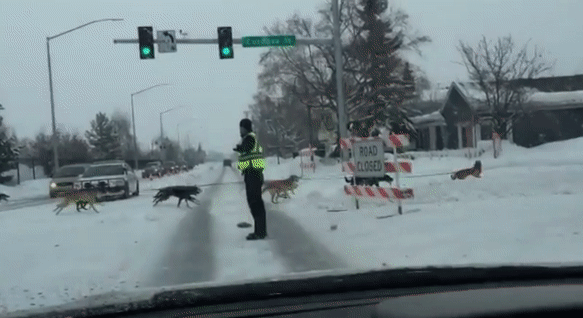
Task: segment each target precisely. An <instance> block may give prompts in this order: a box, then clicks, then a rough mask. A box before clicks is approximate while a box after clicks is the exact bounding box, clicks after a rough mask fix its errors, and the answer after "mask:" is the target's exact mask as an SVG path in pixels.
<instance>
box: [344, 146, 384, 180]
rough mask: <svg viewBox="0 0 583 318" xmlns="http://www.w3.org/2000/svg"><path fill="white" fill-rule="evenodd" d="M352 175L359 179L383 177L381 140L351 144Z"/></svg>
mask: <svg viewBox="0 0 583 318" xmlns="http://www.w3.org/2000/svg"><path fill="white" fill-rule="evenodd" d="M352 154H353V155H352V156H353V158H354V165H355V169H354V175H355V176H356V177H360V178H369V177H382V176H384V175H385V153H384V148H383V141H382V140H366V141H364V140H363V141H357V142H355V143H353V144H352Z"/></svg>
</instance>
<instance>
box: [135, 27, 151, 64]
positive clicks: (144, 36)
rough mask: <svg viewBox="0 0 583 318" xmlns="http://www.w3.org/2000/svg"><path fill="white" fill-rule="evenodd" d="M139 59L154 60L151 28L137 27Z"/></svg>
mask: <svg viewBox="0 0 583 318" xmlns="http://www.w3.org/2000/svg"><path fill="white" fill-rule="evenodd" d="M138 43H139V45H140V46H139V49H140V59H142V60H144V59H153V58H154V30H153V28H152V27H138Z"/></svg>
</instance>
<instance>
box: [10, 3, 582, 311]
mask: <svg viewBox="0 0 583 318" xmlns="http://www.w3.org/2000/svg"><path fill="white" fill-rule="evenodd" d="M0 3H1V4H0V6H1V9H0V192H1V193H5V194H8V195H9V196H10V197H9V198H8V200H9V201H10V200H12V201H14V202H12V203H11V202H8V203H6V202H3V203H2V202H0V212H1V213H0V317H1V316H2V315H3V314H4V313H5V312H8V313H10V312H14V311H17V310H30V309H35V308H37V309H40V310H42V309H46V308H48V307H50V306H54V305H60V304H64V303H71V302H76V301H82V300H84V299H86V298H85V297H88V298H89V297H93V296H95V297H96V298H97V299H99V297H101V296H100V295H103V294H105V295H112V293H121V294H126V293H127V294H130V293H133V292H144V290H149V288H151V289H154V290H161V289H162V288H163V287H164V288H166V289H167V290H171V289H175V288H179V286H183V285H187V284H200V285H196V286H202V285H205V284H211V283H220V284H232V285H239V284H243V283H244V282H245V281H248V280H252V281H257V280H270V279H272V278H277V279H281V278H283V279H296V278H298V277H301V276H302V275H312V276H314V275H315V276H319V275H328V273H336V272H339V271H341V270H354V271H366V270H369V269H374V270H393V269H400V268H405V267H432V266H454V265H467V266H495V265H500V264H557V265H558V266H562V265H563V264H565V263H567V262H581V261H583V252H582V250H583V249H582V247H583V53H582V52H583V32H582V31H581V30H583V18H582V13H583V0H564V1H557V0H529V1H518V0H515V1H502V0H285V1H284V0H246V1H243V0H241V1H236V0H225V1H216V0H208V1H202V0H197V1H160V0H158V1H155V0H139V1H138V0H124V1H100V0H84V1H42V0H26V1H24V0H23V1H18V0H4V1H0ZM336 4H337V6H336ZM336 15H337V16H336ZM81 163H90V165H92V166H91V167H90V168H88V169H87V170H86V171H85V172H84V173H83V178H85V179H83V180H84V181H83V182H82V183H83V184H82V186H83V187H84V188H90V186H94V187H98V188H99V193H98V196H99V198H95V199H96V200H97V199H99V200H98V201H100V202H99V203H100V204H99V205H96V210H97V211H94V210H93V209H92V208H90V207H89V205H87V208H88V210H83V209H81V210H80V212H78V211H77V207H76V205H75V204H73V203H74V202H73V201H74V200H79V193H78V192H76V191H71V188H72V189H73V190H75V189H78V188H79V186H81V184H80V183H81V182H80V181H79V182H68V180H62V181H54V182H52V181H51V180H52V178H51V175H52V172H54V171H56V172H57V173H55V174H54V177H65V176H75V175H77V173H78V172H80V171H82V169H83V168H80V167H79V168H72V167H67V166H68V165H76V164H81ZM123 167H127V169H128V172H127V174H125V175H124V168H123ZM130 167H131V168H130ZM59 168H61V169H59ZM116 176H123V177H119V178H118V177H116ZM115 179H118V180H115ZM119 179H123V180H119ZM195 186H196V187H199V188H200V190H201V191H202V192H200V193H198V192H197V190H196V189H195V188H194V187H195ZM176 187H178V188H176ZM160 191H162V192H160ZM94 192H95V191H94ZM94 192H90V194H89V199H92V197H91V195H92V194H93V193H94ZM72 193H73V194H72ZM196 193H198V194H196ZM75 195H77V197H75ZM63 196H65V199H63V198H61V197H63ZM102 197H103V198H102ZM1 198H2V196H0V199H1ZM185 199H186V201H185ZM63 201H64V202H65V203H71V204H70V205H68V206H65V207H63V208H62V210H59V207H58V206H57V205H59V206H62V205H64V203H63ZM70 201H71V202H70ZM55 209H57V210H58V211H60V212H58V214H57V211H55V212H54V213H51V212H52V211H53V210H55ZM197 288H198V287H197ZM129 307H131V306H128V308H129ZM46 310H47V311H49V309H46Z"/></svg>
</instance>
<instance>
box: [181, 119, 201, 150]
mask: <svg viewBox="0 0 583 318" xmlns="http://www.w3.org/2000/svg"><path fill="white" fill-rule="evenodd" d="M195 119H197V120H198V119H199V118H198V117H192V118H189V119H185V120H183V121H181V122H179V123H178V124H176V134H177V135H178V146H179V147H180V129H179V127H180V125H181V124H184V123H185V122H187V121H191V120H195Z"/></svg>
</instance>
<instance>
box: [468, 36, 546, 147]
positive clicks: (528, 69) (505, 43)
mask: <svg viewBox="0 0 583 318" xmlns="http://www.w3.org/2000/svg"><path fill="white" fill-rule="evenodd" d="M529 42H530V41H529ZM458 50H459V52H460V53H461V56H462V60H463V63H460V64H462V65H464V66H465V67H466V69H467V71H468V74H469V77H470V80H472V81H473V82H475V83H476V84H477V86H478V87H479V90H480V91H481V93H482V96H481V98H480V100H481V103H483V105H482V106H483V107H484V108H486V109H487V112H488V114H489V116H491V120H492V129H493V131H494V132H496V133H498V134H499V135H500V136H501V137H502V138H504V137H505V136H506V135H507V134H508V132H509V131H510V125H508V123H509V122H512V121H513V120H515V119H516V118H518V117H521V116H522V115H524V114H525V111H524V103H525V101H526V100H527V99H528V97H529V90H528V89H526V88H525V87H522V86H521V85H519V84H518V80H520V79H532V78H535V77H537V76H539V75H541V74H543V73H544V72H547V71H549V70H550V69H552V67H553V66H552V64H549V63H547V62H546V61H545V59H544V58H543V55H542V52H541V51H540V50H539V49H538V48H537V47H536V46H535V48H534V51H533V53H532V54H529V50H528V42H527V43H526V44H525V45H524V46H523V47H522V49H520V50H518V51H517V50H516V48H515V43H514V41H513V40H512V37H511V36H510V35H508V36H505V37H502V38H498V39H497V41H495V42H494V41H488V40H487V39H486V37H485V36H483V37H482V40H481V41H480V42H479V43H478V45H477V46H476V47H475V48H474V47H471V46H470V45H469V44H467V43H464V42H463V41H460V45H459V47H458ZM553 64H554V63H553Z"/></svg>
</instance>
